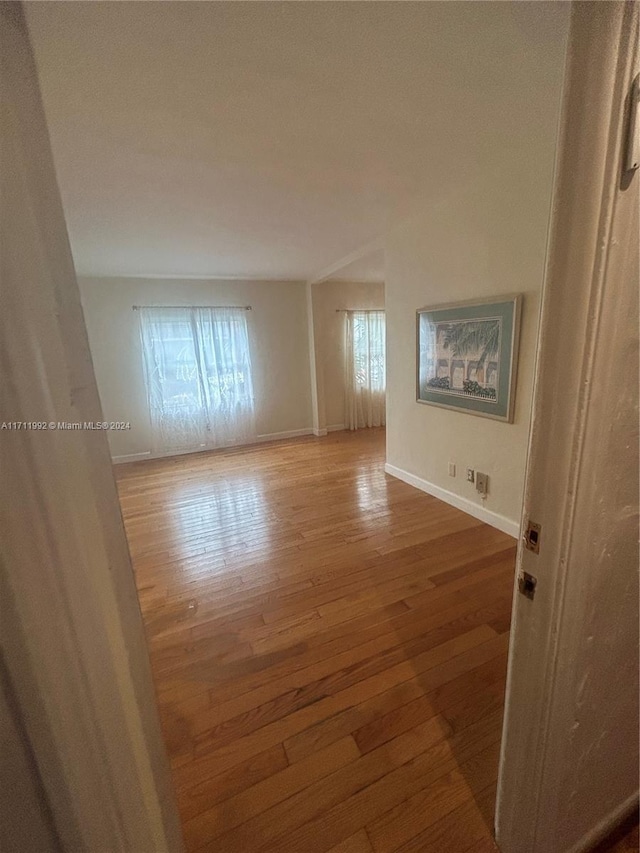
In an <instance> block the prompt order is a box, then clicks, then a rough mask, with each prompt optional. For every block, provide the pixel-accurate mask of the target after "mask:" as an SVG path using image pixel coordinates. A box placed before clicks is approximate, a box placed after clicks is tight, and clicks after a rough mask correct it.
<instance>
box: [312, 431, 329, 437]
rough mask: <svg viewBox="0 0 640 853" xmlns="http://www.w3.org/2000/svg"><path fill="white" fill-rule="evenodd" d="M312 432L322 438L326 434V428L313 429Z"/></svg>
mask: <svg viewBox="0 0 640 853" xmlns="http://www.w3.org/2000/svg"><path fill="white" fill-rule="evenodd" d="M313 434H314V435H315V436H317V437H318V438H322V437H323V436H325V435H326V434H327V430H326V429H314V430H313Z"/></svg>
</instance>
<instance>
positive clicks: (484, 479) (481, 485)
mask: <svg viewBox="0 0 640 853" xmlns="http://www.w3.org/2000/svg"><path fill="white" fill-rule="evenodd" d="M476 491H477V492H479V493H480V494H481V495H486V494H487V492H488V491H489V475H488V474H481V473H480V471H478V473H477V474H476Z"/></svg>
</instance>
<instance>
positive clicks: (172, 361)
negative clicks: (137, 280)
mask: <svg viewBox="0 0 640 853" xmlns="http://www.w3.org/2000/svg"><path fill="white" fill-rule="evenodd" d="M139 313H140V333H141V339H142V352H143V358H144V372H145V381H146V386H147V397H148V402H149V412H150V416H151V428H152V433H153V449H154V450H155V451H156V452H159V451H169V450H189V449H194V450H197V449H200V448H203V447H224V446H226V445H231V444H245V443H247V442H250V441H252V440H254V439H255V437H256V429H255V420H254V398H253V383H252V378H251V359H250V355H249V336H248V330H247V315H246V311H245V310H244V309H242V308H140V310H139Z"/></svg>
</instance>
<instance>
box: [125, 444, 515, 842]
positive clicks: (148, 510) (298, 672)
mask: <svg viewBox="0 0 640 853" xmlns="http://www.w3.org/2000/svg"><path fill="white" fill-rule="evenodd" d="M384 445H385V435H384V430H362V431H358V432H356V433H347V432H342V433H334V434H330V435H329V436H328V437H327V438H321V439H316V438H311V437H310V438H302V439H296V440H293V441H287V442H277V443H273V444H270V445H261V446H260V445H258V446H254V447H251V448H242V449H239V450H230V451H222V452H220V451H218V452H212V453H202V454H197V455H188V456H181V457H173V458H169V459H163V460H156V461H148V462H142V463H134V464H130V465H121V466H116V475H117V478H118V486H119V491H120V496H121V503H122V509H123V515H124V519H125V524H126V529H127V534H128V538H129V543H130V549H131V554H132V558H133V564H134V568H135V572H136V579H137V585H138V589H139V594H140V601H141V606H142V612H143V616H144V620H145V624H146V630H147V635H148V639H149V646H150V655H151V663H152V668H153V674H154V679H155V684H156V689H157V692H158V697H159V703H160V711H161V716H162V721H163V729H164V734H165V739H166V742H167V745H168V749H169V754H170V756H171V762H172V767H173V779H174V783H175V786H176V790H177V796H178V803H179V808H180V812H181V816H182V820H183V825H184V832H185V839H186V844H187V849H188V850H190V851H192V850H211V851H224V853H233V851H239V853H250V851H253V850H278V851H281V853H297V851H300V853H313V851H317V853H321V851H328V850H335V851H338V850H339V851H341V853H347V851H348V852H349V853H357V851H371V850H374V851H380V853H386V852H387V851H388V853H390V851H396V850H401V851H410V850H412V851H438V853H443V851H447V850H448V851H452V853H453V851H455V853H464V851H467V850H469V851H485V850H493V849H495V848H494V845H493V842H492V841H491V828H492V825H493V806H494V797H495V782H496V777H497V768H498V752H499V746H500V728H501V720H502V706H503V694H504V678H505V671H506V659H507V644H508V630H509V618H510V610H511V595H512V585H513V571H514V557H515V541H514V540H513V539H511V538H510V537H508V536H507V535H505V534H503V533H501V532H499V531H497V530H495V529H493V528H491V527H488V526H487V525H485V524H483V523H481V522H479V521H477V520H476V519H474V518H471V517H470V516H468V515H465V514H464V513H462V512H460V511H458V510H456V509H454V508H452V507H450V506H448V505H446V504H444V503H442V502H440V501H438V500H436V499H435V498H432V497H430V496H429V495H426V494H423V493H422V492H419V491H417V490H416V489H414V488H412V487H411V486H408V485H406V484H405V483H402V482H400V481H399V480H396V479H394V478H392V477H389V476H387V475H385V473H384V470H383V466H384Z"/></svg>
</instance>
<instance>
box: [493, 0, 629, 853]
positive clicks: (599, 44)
mask: <svg viewBox="0 0 640 853" xmlns="http://www.w3.org/2000/svg"><path fill="white" fill-rule="evenodd" d="M639 20H640V16H639V4H638V2H637V0H635V2H608V3H598V2H594V3H589V2H587V3H582V2H580V3H573V4H572V12H571V24H570V38H569V48H568V54H567V65H566V74H565V86H564V97H563V113H562V118H561V130H560V139H559V146H558V154H557V169H556V177H555V182H554V184H555V185H554V194H553V202H552V216H551V222H550V242H549V252H548V260H547V268H546V274H545V284H544V288H543V302H542V309H541V320H540V329H539V337H538V353H537V359H536V373H535V388H534V397H533V409H532V421H531V430H530V438H529V450H528V459H527V468H526V477H525V493H524V505H523V513H522V526H521V530H522V531H523V539H522V540H521V541H520V543H519V548H518V556H517V562H516V583H515V588H514V599H513V614H512V633H511V644H510V650H509V667H508V678H507V691H506V702H505V724H504V733H503V740H502V751H501V759H500V776H499V784H498V797H497V804H496V838H497V841H498V844H499V846H500V848H501V850H502V851H503V853H556V850H560V849H562V850H565V849H569V848H567V847H566V846H562V844H563V842H561V841H560V840H559V839H560V838H561V837H562V830H561V828H560V826H553V822H554V816H553V809H550V808H549V802H550V801H553V799H554V798H555V799H556V801H557V800H558V799H561V798H562V797H563V796H565V794H566V792H565V791H564V790H563V789H562V785H561V773H560V770H559V768H558V761H557V760H554V759H557V756H556V755H555V754H554V741H553V739H552V738H551V735H550V733H551V726H552V720H553V716H552V715H553V714H554V713H555V712H556V711H557V709H558V707H563V705H564V707H565V708H570V709H571V713H573V705H574V701H575V699H574V695H573V693H572V692H571V683H570V682H571V678H569V677H568V676H567V672H566V670H563V668H562V665H561V664H562V661H565V662H566V661H567V660H572V654H575V656H576V658H577V656H578V650H579V647H580V644H581V643H582V642H583V641H584V637H583V635H582V633H581V629H582V624H581V621H580V620H581V618H582V614H583V613H584V612H585V611H586V610H587V609H588V607H589V602H590V598H589V596H590V595H591V594H592V593H591V591H590V589H589V587H588V583H587V579H586V578H583V577H581V573H582V574H585V575H586V571H583V570H584V567H586V566H587V565H588V563H589V560H590V554H589V553H588V550H586V549H585V546H584V544H583V540H584V539H585V537H584V536H583V535H581V532H584V531H581V525H582V526H583V527H584V523H585V521H584V519H585V517H586V513H585V510H584V507H585V505H586V504H585V500H591V502H592V504H593V502H595V501H597V500H598V495H597V494H592V493H590V492H588V488H589V485H588V484H589V481H590V479H592V478H593V475H592V468H593V467H594V465H593V456H591V457H589V456H588V448H589V445H588V440H589V434H590V433H589V430H593V424H594V421H595V422H596V423H600V424H602V425H603V426H606V423H607V418H608V417H609V418H610V417H611V415H610V412H609V411H603V410H602V409H601V408H599V406H598V388H597V386H594V382H593V379H594V375H595V369H596V367H597V364H598V359H599V358H600V359H604V358H605V356H603V355H600V351H601V346H602V341H603V340H604V336H609V338H610V337H611V336H612V335H613V336H615V326H614V327H613V328H612V325H611V314H612V312H608V313H607V312H606V311H605V306H606V304H607V303H606V297H607V295H609V299H611V298H612V297H611V294H614V295H615V294H616V293H618V294H620V293H622V292H625V293H628V292H629V288H633V287H637V277H638V273H637V256H638V245H637V239H638V238H637V208H638V182H639V180H640V176H639V175H638V173H637V172H633V171H625V168H624V165H623V164H624V162H625V159H624V158H625V147H626V136H627V132H628V123H629V114H630V112H629V111H630V104H629V92H630V89H631V85H632V80H633V78H634V76H635V75H636V74H637V72H638V23H639ZM634 216H635V217H636V220H635V222H636V225H635V226H634V225H633V221H634V219H633V218H634ZM634 227H635V229H636V231H635V234H636V236H635V240H636V243H635V258H634V251H633V245H631V246H630V245H629V244H633V240H634V237H633V234H634V230H633V229H634ZM629 249H630V251H629ZM625 253H626V254H625ZM634 263H635V272H634ZM634 276H635V278H636V281H635V282H634V280H633V278H634ZM620 281H622V282H623V283H622V284H618V282H620ZM616 287H617V290H616ZM625 288H626V290H625ZM558 365H562V366H563V369H562V370H559V369H558ZM630 404H631V403H629V405H630ZM597 419H600V420H599V421H598V420H597ZM630 452H631V454H633V450H631V451H630ZM585 484H586V485H585ZM581 501H582V502H581ZM530 520H531V521H533V522H535V523H537V524H539V525H540V533H539V538H538V540H537V545H538V548H539V551H536V550H529V549H528V548H527V547H525V537H526V531H527V526H528V524H529V521H530ZM524 573H528V574H529V575H531V576H532V577H533V578H535V579H536V580H537V586H536V588H535V594H534V596H535V597H534V598H533V600H531V599H530V598H529V597H527V596H525V595H523V594H521V593H520V592H519V588H518V582H519V581H520V580H522V578H523V575H524ZM569 589H570V590H571V597H569V593H568V592H567V590H569ZM591 677H592V678H596V677H597V673H592V675H591ZM567 736H569V732H567ZM556 746H557V744H556ZM572 795H573V797H576V798H577V799H578V801H579V799H580V791H579V790H578V791H575V790H574V791H572ZM637 802H638V794H637V790H636V791H635V792H634V791H631V792H630V793H629V795H628V796H627V797H626V798H625V799H624V800H623V801H622V802H619V803H618V805H617V806H616V807H615V808H613V809H611V810H609V811H608V812H607V813H606V814H594V813H592V812H590V813H589V814H588V815H586V816H584V820H583V824H584V825H583V827H582V836H581V837H580V838H578V839H575V838H574V840H573V842H572V844H573V846H571V848H570V849H571V850H572V851H573V850H575V851H578V850H586V849H588V848H589V847H590V846H592V845H593V844H594V843H595V842H597V841H598V840H599V839H601V838H602V837H604V836H605V835H606V834H608V832H610V831H611V829H612V828H613V827H614V826H615V825H616V824H617V823H619V822H620V821H621V820H622V819H623V818H624V817H625V816H626V815H627V814H628V813H629V812H630V811H632V810H633V809H634V807H636V806H637ZM554 832H555V835H554ZM550 839H554V840H553V843H552V842H551V841H550ZM556 839H558V840H556ZM550 844H552V846H549V845H550ZM553 844H557V845H558V846H557V847H553Z"/></svg>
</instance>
